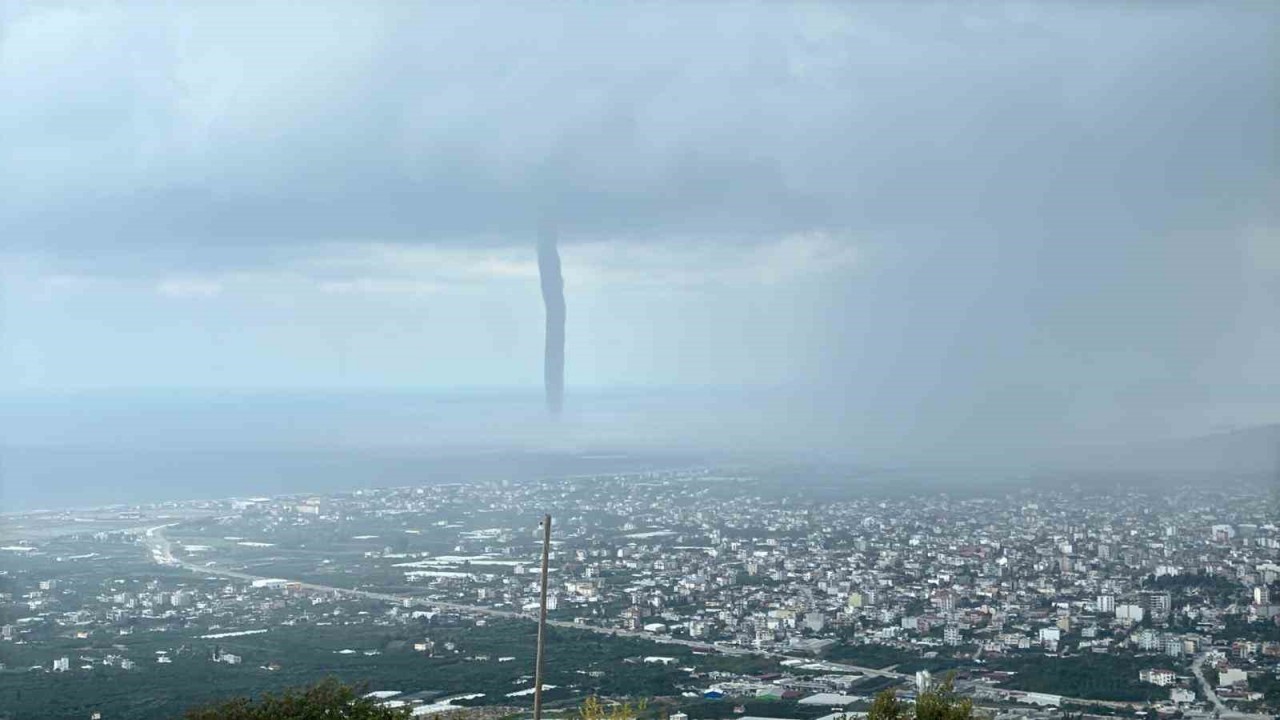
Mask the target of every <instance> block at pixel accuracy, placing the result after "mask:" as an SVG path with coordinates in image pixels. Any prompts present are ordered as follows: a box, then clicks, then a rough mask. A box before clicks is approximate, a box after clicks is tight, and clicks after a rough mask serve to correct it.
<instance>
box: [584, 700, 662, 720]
mask: <svg viewBox="0 0 1280 720" xmlns="http://www.w3.org/2000/svg"><path fill="white" fill-rule="evenodd" d="M646 707H648V703H647V702H646V701H645V700H641V701H640V704H639V705H638V706H635V707H633V706H632V705H631V703H630V702H625V703H612V704H610V705H608V706H606V705H605V703H602V702H600V698H598V697H596V696H595V695H592V696H591V697H589V698H587V699H586V700H584V701H582V706H581V707H580V708H578V718H579V720H635V718H636V717H637V716H639V715H640V713H643V712H644V710H645V708H646Z"/></svg>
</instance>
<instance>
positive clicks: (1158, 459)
mask: <svg viewBox="0 0 1280 720" xmlns="http://www.w3.org/2000/svg"><path fill="white" fill-rule="evenodd" d="M1066 463H1067V464H1068V465H1069V466H1071V467H1073V468H1078V469H1093V470H1117V471H1126V472H1144V471H1149V472H1196V473H1206V472H1221V473H1238V474H1251V475H1253V474H1262V473H1273V474H1274V475H1275V478H1276V481H1277V482H1280V423H1277V424H1270V425H1260V426H1257V427H1250V428H1244V429H1240V430H1232V431H1229V432H1223V433H1215V434H1212V435H1203V436H1199V437H1194V438H1187V439H1182V440H1160V441H1153V442H1144V443H1136V444H1129V445H1122V446H1109V447H1093V448H1076V449H1074V450H1073V451H1072V457H1070V458H1068V459H1067V460H1066Z"/></svg>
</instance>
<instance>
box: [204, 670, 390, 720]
mask: <svg viewBox="0 0 1280 720" xmlns="http://www.w3.org/2000/svg"><path fill="white" fill-rule="evenodd" d="M183 717H184V718H185V720H312V719H313V718H314V719H317V720H318V719H319V718H325V719H326V720H330V719H332V720H402V719H403V718H407V717H409V711H408V709H407V708H389V707H384V706H382V705H379V704H378V702H377V701H376V700H373V699H371V698H365V697H361V696H360V694H359V692H358V691H357V690H356V689H355V688H353V687H351V686H350V685H345V684H343V683H341V682H339V681H338V680H336V679H334V678H326V679H324V680H322V681H320V682H319V683H317V684H315V685H312V686H311V687H307V688H302V689H300V690H286V691H285V692H284V694H282V695H271V694H267V695H263V696H262V697H260V698H258V700H257V701H254V700H250V699H249V698H243V697H242V698H235V699H233V700H227V701H224V702H221V703H215V704H213V705H206V706H204V707H201V708H196V709H194V710H189V711H188V712H187V714H186V715H184V716H183Z"/></svg>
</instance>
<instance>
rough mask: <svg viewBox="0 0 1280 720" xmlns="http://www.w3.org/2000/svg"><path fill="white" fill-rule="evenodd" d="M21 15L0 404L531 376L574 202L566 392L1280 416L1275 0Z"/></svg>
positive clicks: (1117, 432) (9, 44)
mask: <svg viewBox="0 0 1280 720" xmlns="http://www.w3.org/2000/svg"><path fill="white" fill-rule="evenodd" d="M0 13H2V14H0V283H2V287H0V302H2V303H3V305H2V307H0V312H2V314H0V322H2V323H3V325H2V326H0V393H10V394H12V393H18V392H21V393H30V392H45V391H51V392H52V391H57V392H62V391H67V390H83V389H103V388H142V389H146V388H153V389H158V388H200V389H226V388H242V389H243V388H257V389H291V388H293V389H301V388H337V389H365V388H379V389H406V388H427V389H433V388H435V389H439V388H455V387H468V388H526V389H533V388H537V387H539V386H540V383H541V377H542V374H541V373H542V367H541V360H542V305H541V301H540V296H539V291H538V282H537V265H536V257H535V253H534V243H535V238H536V233H537V228H538V224H539V223H540V222H543V221H544V220H547V219H550V221H551V222H554V223H555V224H556V226H557V227H558V228H559V230H560V236H561V255H562V257H563V263H564V268H565V270H564V275H565V285H566V295H567V302H568V314H569V327H568V350H567V356H568V362H567V387H568V395H569V403H570V405H572V404H573V402H574V400H573V397H574V392H575V390H577V391H578V392H579V396H580V397H581V393H582V391H583V390H584V389H589V388H611V387H630V388H646V387H655V388H656V387H662V388H669V387H683V386H723V387H728V388H751V387H768V388H774V389H775V390H777V389H781V390H783V391H784V392H785V393H789V394H788V395H787V396H788V397H802V398H806V400H805V401H804V403H802V404H801V406H802V407H809V408H811V407H813V406H815V405H817V404H821V405H823V407H824V408H825V410H824V414H823V415H822V417H824V418H826V420H824V422H826V421H829V422H832V423H847V424H848V426H849V427H850V428H852V429H851V430H850V432H852V433H854V436H857V433H858V432H862V433H874V432H878V431H880V430H882V429H883V428H895V429H894V430H891V431H887V432H888V434H889V435H890V436H892V437H894V438H898V439H901V438H905V437H908V436H913V437H916V438H917V440H919V441H920V442H926V443H939V444H946V443H961V442H968V441H969V440H970V439H972V438H975V437H978V436H981V437H984V438H987V439H988V440H990V438H993V437H999V436H1009V435H1010V434H1012V435H1017V436H1019V437H1027V438H1031V437H1036V438H1045V437H1051V436H1062V435H1069V436H1071V437H1074V438H1081V439H1084V438H1105V437H1115V436H1133V437H1149V436H1160V435H1163V434H1176V433H1194V432H1199V431H1207V430H1213V429H1221V428H1225V427H1234V426H1239V425H1248V424H1252V423H1258V422H1274V421H1276V420H1278V419H1280V381H1278V378H1280V372H1278V371H1277V368H1280V5H1277V4H1276V3H1273V2H1245V3H1231V2H1223V3H1194V2H1172V3H1166V2H1150V3H1115V4H1109V3H1105V2H1081V3H1078V4H1053V3H1039V4H1009V5H1003V4H998V3H992V2H981V3H972V4H969V3H959V2H954V3H946V4H941V5H928V4H925V3H915V2H912V3H899V4H893V5H888V4H886V5H875V4H867V3H852V2H841V3H832V4H801V3H782V2H777V3H759V4H729V3H710V2H708V3H679V4H664V3H603V2H593V3H583V4H579V5H573V4H568V3H556V4H553V5H550V6H549V5H542V4H529V3H523V4H516V3H511V4H493V3H478V4H472V3H467V4H462V3H456V4H450V3H430V4H416V3H405V2H385V3H377V2H367V3H356V2H345V3H306V4H299V3H288V4H286V3H262V4H253V5H250V4H240V3H166V4H160V3H132V4H131V3H114V4H113V3H85V4H74V3H72V4H64V3H46V2H41V3H31V4H23V3H13V2H10V3H4V4H0ZM793 409H794V408H793ZM795 412H797V413H799V412H800V411H799V410H796V411H795ZM784 414H785V413H784ZM814 417H816V416H814ZM886 442H888V441H886Z"/></svg>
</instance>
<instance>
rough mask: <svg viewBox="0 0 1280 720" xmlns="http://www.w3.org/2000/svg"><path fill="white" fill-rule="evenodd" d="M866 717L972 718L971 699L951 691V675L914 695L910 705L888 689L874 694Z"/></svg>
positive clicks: (914, 719)
mask: <svg viewBox="0 0 1280 720" xmlns="http://www.w3.org/2000/svg"><path fill="white" fill-rule="evenodd" d="M867 720H973V701H972V700H970V699H969V698H961V697H959V696H958V695H956V693H955V688H954V685H953V684H952V681H951V678H947V680H946V681H945V682H943V683H942V684H940V685H938V686H936V687H932V688H929V689H928V690H925V691H924V692H922V693H920V695H919V696H918V697H916V703H915V705H914V706H912V705H908V704H907V703H904V702H902V701H901V700H899V699H898V696H897V694H896V693H895V692H894V691H892V690H885V691H884V692H882V693H880V694H879V695H876V699H875V702H873V703H872V704H871V709H870V710H869V711H867Z"/></svg>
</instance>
